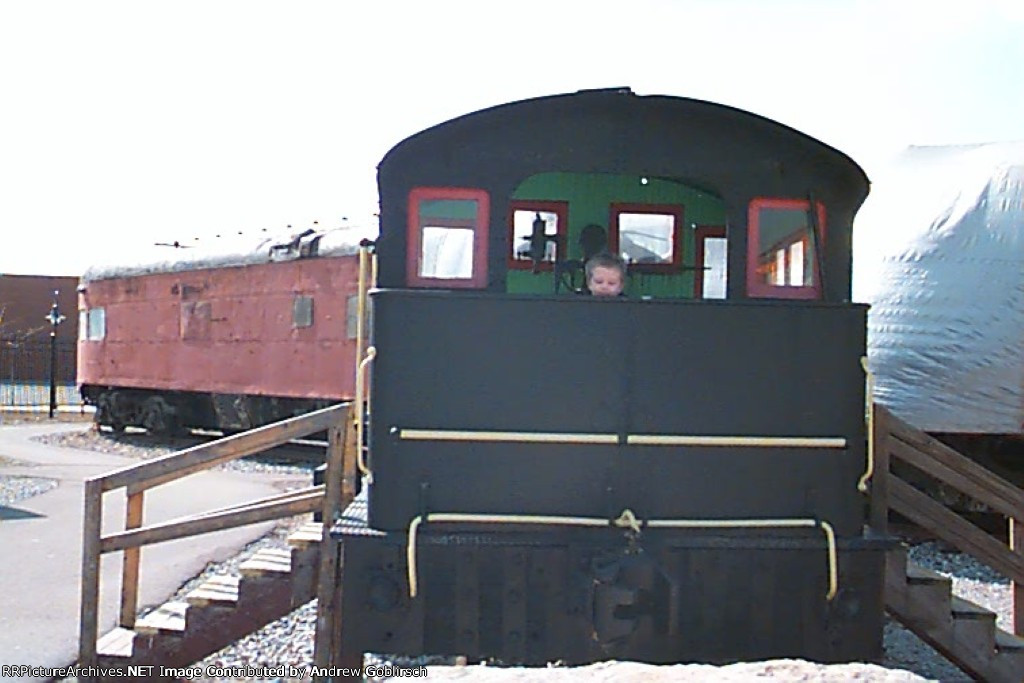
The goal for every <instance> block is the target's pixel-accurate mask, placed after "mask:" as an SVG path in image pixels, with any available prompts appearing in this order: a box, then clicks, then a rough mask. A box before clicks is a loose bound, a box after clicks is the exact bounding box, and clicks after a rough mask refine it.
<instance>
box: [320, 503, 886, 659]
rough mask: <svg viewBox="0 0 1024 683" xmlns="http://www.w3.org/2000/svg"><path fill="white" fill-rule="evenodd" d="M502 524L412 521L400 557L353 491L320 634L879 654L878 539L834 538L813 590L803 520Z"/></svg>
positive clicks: (652, 655) (415, 644)
mask: <svg viewBox="0 0 1024 683" xmlns="http://www.w3.org/2000/svg"><path fill="white" fill-rule="evenodd" d="M517 528H518V530H517V531H512V530H506V531H504V532H503V533H495V531H494V529H493V527H488V525H483V524H477V525H475V526H474V525H467V524H462V525H459V526H453V525H450V524H433V523H431V522H429V521H428V522H427V523H426V524H424V525H423V526H421V527H420V528H419V530H418V532H417V535H416V539H415V552H414V553H413V554H412V555H411V556H410V553H409V534H408V533H406V532H404V531H388V532H385V531H380V530H376V529H372V528H371V527H370V526H369V525H368V524H367V518H366V500H365V496H363V497H360V498H358V499H357V500H356V501H354V502H353V503H352V504H351V505H350V506H349V507H348V509H346V511H345V513H344V515H343V516H342V517H341V519H340V520H339V521H338V522H337V523H336V524H335V525H334V527H333V529H332V531H331V538H332V548H334V549H335V552H337V553H338V556H337V561H338V566H339V567H340V571H341V572H342V577H343V579H342V581H340V582H339V583H338V584H337V586H338V589H337V595H336V598H335V605H336V606H339V607H340V610H339V613H340V615H342V619H341V621H340V623H339V624H338V628H339V631H338V633H339V634H340V642H338V643H337V644H336V647H339V649H340V650H341V651H342V652H345V653H362V652H389V653H396V654H407V655H421V654H455V653H457V654H461V655H465V656H467V657H469V658H470V659H471V660H485V659H488V658H496V659H499V660H501V661H504V662H507V663H521V664H535V665H542V664H544V663H546V662H551V661H562V662H564V663H567V664H577V663H585V662H592V661H598V660H602V659H609V658H617V659H629V660H638V661H648V662H679V661H702V662H729V661H735V660H737V659H742V660H757V659H766V658H776V657H800V658H807V659H812V660H816V661H824V662H834V661H872V660H878V659H879V658H880V657H881V654H882V625H883V624H882V621H883V616H882V615H883V604H882V576H883V568H884V566H883V565H884V552H883V551H884V549H886V548H887V547H889V546H891V542H889V541H887V540H886V539H884V538H880V537H878V538H876V537H863V538H861V537H855V538H848V539H841V540H839V541H838V542H837V544H836V547H835V548H834V550H835V561H836V565H837V566H836V567H835V572H836V576H835V579H834V580H835V590H836V593H835V595H834V596H833V597H832V599H828V598H827V595H828V593H829V590H830V577H829V573H830V571H831V568H830V561H829V548H828V544H827V543H826V541H825V539H824V538H823V536H822V534H821V533H820V532H819V531H818V530H816V529H804V530H792V531H790V532H788V533H782V534H779V533H777V532H778V530H775V531H776V533H771V534H765V533H763V530H760V532H759V531H758V530H752V529H734V530H723V529H714V530H712V529H691V530H688V531H686V532H682V533H680V532H679V531H678V530H668V529H643V530H641V531H640V532H639V533H635V532H631V531H628V530H627V531H622V530H620V529H615V528H613V527H612V526H611V524H610V523H609V525H608V526H606V527H605V528H589V529H580V528H561V529H559V530H558V532H557V533H552V531H551V530H550V529H545V528H539V527H534V528H533V529H532V530H531V529H529V528H528V527H527V526H520V527H517ZM410 564H411V566H412V569H413V571H412V574H410ZM411 581H415V582H416V585H417V592H416V595H415V596H413V595H411V593H410V582H411ZM342 585H344V590H341V588H340V587H341V586H342Z"/></svg>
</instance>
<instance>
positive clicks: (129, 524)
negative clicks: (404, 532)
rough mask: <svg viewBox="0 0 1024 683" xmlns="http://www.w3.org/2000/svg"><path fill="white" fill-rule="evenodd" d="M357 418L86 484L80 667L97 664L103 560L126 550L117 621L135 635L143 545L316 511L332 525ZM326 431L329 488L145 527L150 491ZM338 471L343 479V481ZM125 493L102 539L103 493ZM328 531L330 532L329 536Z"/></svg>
mask: <svg viewBox="0 0 1024 683" xmlns="http://www.w3.org/2000/svg"><path fill="white" fill-rule="evenodd" d="M355 412H356V411H353V410H352V409H351V404H350V403H342V404H338V405H336V406H331V407H328V408H323V409H321V410H318V411H315V412H312V413H308V414H306V415H301V416H299V417H293V418H290V419H287V420H283V421H281V422H276V423H274V424H270V425H266V426H264V427H260V428H258V429H254V430H251V431H248V432H244V433H241V434H237V435H234V436H229V437H226V438H223V439H218V440H217V441H213V442H210V443H207V444H202V445H199V446H194V447H192V448H187V449H185V450H181V451H177V452H175V453H170V454H168V455H165V456H162V457H159V458H154V459H152V460H147V461H145V462H141V463H138V464H135V465H130V466H128V467H124V468H121V469H118V470H115V471H113V472H109V473H107V474H104V475H102V476H99V477H92V478H90V479H88V480H86V482H85V510H84V517H83V531H82V597H81V600H82V602H81V612H80V623H79V653H78V659H79V663H80V665H82V666H84V667H87V666H96V665H97V650H96V645H97V637H98V635H99V595H100V559H101V557H102V556H103V555H104V554H105V553H112V552H117V551H124V552H123V554H122V558H121V596H120V609H119V619H118V621H119V624H120V626H122V627H123V628H128V629H130V628H133V627H134V625H135V615H136V612H137V608H138V594H139V559H140V552H139V551H140V548H141V547H142V546H145V545H151V544H154V543H162V542H164V541H170V540H173V539H177V538H184V537H186V536H194V535H198V534H204V533H209V532H213V531H221V530H224V529H231V528H234V527H239V526H246V525H249V524H255V523H258V522H265V521H270V520H275V519H281V518H284V517H290V516H293V515H298V514H303V513H306V512H313V511H315V510H317V509H319V510H322V511H323V513H324V519H325V520H330V519H334V518H335V516H336V513H337V512H339V510H340V506H341V505H342V504H343V503H344V501H345V499H346V497H347V498H351V497H352V496H353V495H354V485H355V480H356V475H355V466H354V458H353V457H351V452H352V450H353V449H354V444H355V442H354V439H353V431H354V430H352V429H351V426H352V422H353V417H354V413H355ZM323 431H326V432H327V433H328V447H327V458H328V476H327V478H326V482H327V483H326V484H324V485H319V486H310V487H307V488H303V489H299V490H296V491H289V492H287V493H282V494H277V495H273V496H268V497H266V498H261V499H259V500H254V501H250V502H247V503H243V504H240V505H233V506H229V507H225V508H221V509H217V510H211V511H208V512H203V513H198V514H193V515H188V516H186V517H180V518H177V519H174V520H170V521H165V522H160V523H156V524H150V525H147V526H143V525H142V519H143V508H144V504H145V498H144V496H145V492H146V491H147V490H149V489H152V488H155V487H157V486H160V485H162V484H166V483H168V482H171V481H174V480H176V479H180V478H182V477H185V476H188V475H190V474H195V473H197V472H201V471H202V470H206V469H209V468H211V467H214V466H216V465H220V464H223V463H226V462H230V461H232V460H237V459H239V458H242V457H245V456H247V455H254V454H256V453H260V452H262V451H265V450H267V449H269V448H273V447H274V446H279V445H282V444H284V443H287V442H289V441H291V440H293V439H299V438H302V437H305V436H308V435H310V434H315V433H318V432H323ZM339 471H340V472H341V476H338V474H337V473H338V472H339ZM122 488H124V489H126V493H127V502H126V512H125V523H124V530H122V531H117V532H113V533H108V534H106V535H104V534H103V532H102V529H103V517H102V514H103V494H105V493H108V492H110V491H114V490H117V489H122ZM328 526H329V525H327V524H325V525H324V529H325V533H326V529H327V528H328ZM331 562H332V558H331V557H330V553H321V581H326V580H328V577H329V576H330V575H331V574H332V572H333V566H331V564H330V563H331ZM325 565H326V566H325ZM325 573H326V575H327V576H325V575H324V574H325Z"/></svg>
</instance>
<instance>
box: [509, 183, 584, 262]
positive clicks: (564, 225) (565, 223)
mask: <svg viewBox="0 0 1024 683" xmlns="http://www.w3.org/2000/svg"><path fill="white" fill-rule="evenodd" d="M516 211H534V212H536V211H546V212H548V213H553V214H555V215H556V216H558V225H557V229H556V231H555V236H556V237H557V239H558V243H557V244H556V246H555V249H556V251H555V258H556V259H558V258H565V253H564V251H565V249H566V246H567V235H568V232H569V202H562V201H549V200H537V201H533V200H530V199H513V200H511V201H510V202H509V203H508V245H509V248H508V251H507V252H506V254H505V256H506V261H507V262H508V267H509V270H533V262H532V261H530V260H529V259H527V260H522V261H521V260H519V259H516V258H513V256H512V248H513V247H514V246H515V243H516V236H515V225H514V223H513V221H514V218H515V215H516ZM553 265H554V264H552V263H551V262H550V261H542V262H541V263H540V267H539V270H542V271H550V270H551V269H552V267H553Z"/></svg>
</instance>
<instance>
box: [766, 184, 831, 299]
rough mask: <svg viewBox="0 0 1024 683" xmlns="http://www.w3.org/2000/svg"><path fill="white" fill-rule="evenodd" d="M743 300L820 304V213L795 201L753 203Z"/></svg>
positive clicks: (822, 217) (822, 213) (820, 207)
mask: <svg viewBox="0 0 1024 683" xmlns="http://www.w3.org/2000/svg"><path fill="white" fill-rule="evenodd" d="M747 224H748V228H749V235H750V237H749V240H748V242H747V244H748V252H747V294H748V295H749V296H753V297H768V298H771V297H773V298H782V299H819V298H821V275H820V269H821V266H820V264H819V263H818V254H820V253H821V249H822V246H823V245H822V242H823V241H824V236H825V207H824V206H823V205H822V204H821V203H820V202H815V210H814V211H813V212H812V211H811V203H810V202H809V201H806V200H800V199H774V198H763V197H762V198H757V199H755V200H753V201H752V202H751V203H750V209H749V212H748V216H747Z"/></svg>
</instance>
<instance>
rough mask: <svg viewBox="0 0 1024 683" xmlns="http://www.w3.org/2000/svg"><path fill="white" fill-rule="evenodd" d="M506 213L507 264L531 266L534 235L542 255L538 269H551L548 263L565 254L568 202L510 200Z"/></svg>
mask: <svg viewBox="0 0 1024 683" xmlns="http://www.w3.org/2000/svg"><path fill="white" fill-rule="evenodd" d="M509 214H510V215H509V231H510V232H509V240H508V243H509V245H510V253H509V261H508V266H509V268H511V269H514V270H530V269H533V267H534V263H533V253H532V249H533V247H534V240H533V238H534V237H536V239H537V242H538V243H537V247H538V251H539V254H538V255H540V256H541V258H540V261H539V267H538V269H539V270H551V264H553V263H554V262H555V261H557V260H558V259H559V258H565V257H564V256H562V255H561V252H562V251H563V250H564V249H565V239H566V232H567V230H568V225H569V204H568V202H549V201H530V200H513V201H511V202H509Z"/></svg>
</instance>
